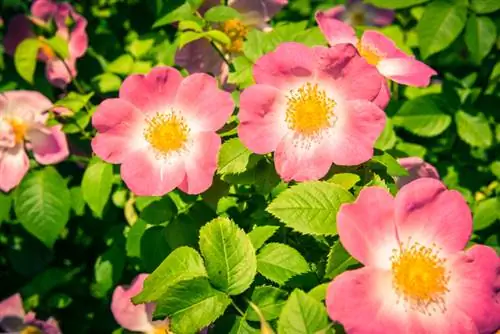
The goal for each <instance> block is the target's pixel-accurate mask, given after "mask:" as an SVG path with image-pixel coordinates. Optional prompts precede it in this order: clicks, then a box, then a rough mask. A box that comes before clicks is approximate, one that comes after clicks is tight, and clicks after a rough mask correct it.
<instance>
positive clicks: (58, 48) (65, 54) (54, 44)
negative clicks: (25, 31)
mask: <svg viewBox="0 0 500 334" xmlns="http://www.w3.org/2000/svg"><path fill="white" fill-rule="evenodd" d="M45 43H47V44H48V46H49V47H50V48H51V49H52V50H54V52H55V53H56V54H57V55H58V56H59V57H60V58H62V59H67V58H69V48H68V41H66V40H65V39H64V38H62V37H61V36H57V35H56V36H54V37H52V38H49V39H47V40H45Z"/></svg>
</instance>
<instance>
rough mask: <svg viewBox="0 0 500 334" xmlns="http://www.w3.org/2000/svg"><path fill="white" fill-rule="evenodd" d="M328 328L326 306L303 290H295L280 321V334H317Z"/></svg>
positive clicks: (282, 312)
mask: <svg viewBox="0 0 500 334" xmlns="http://www.w3.org/2000/svg"><path fill="white" fill-rule="evenodd" d="M327 326H328V315H327V313H326V310H325V306H324V305H323V304H322V303H320V302H318V301H317V300H315V299H314V298H312V297H310V296H308V295H307V294H306V293H304V292H303V291H301V290H294V291H293V292H292V293H291V295H290V298H288V301H287V302H286V304H285V306H284V307H283V310H282V311H281V315H280V318H279V320H278V334H315V333H316V332H317V331H320V330H322V329H325V328H326V327H327Z"/></svg>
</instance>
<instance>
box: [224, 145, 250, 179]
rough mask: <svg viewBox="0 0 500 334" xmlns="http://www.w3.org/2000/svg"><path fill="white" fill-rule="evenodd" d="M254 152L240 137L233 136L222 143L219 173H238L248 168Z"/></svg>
mask: <svg viewBox="0 0 500 334" xmlns="http://www.w3.org/2000/svg"><path fill="white" fill-rule="evenodd" d="M251 155H252V152H251V151H250V150H249V149H247V148H246V147H245V146H244V145H243V143H242V142H241V141H240V140H239V138H233V139H229V140H228V141H226V142H225V143H224V144H222V147H221V149H220V153H219V162H218V164H217V165H218V166H219V168H218V171H217V172H218V173H219V174H221V175H224V174H238V173H243V172H244V171H246V170H247V166H248V163H249V161H250V156H251Z"/></svg>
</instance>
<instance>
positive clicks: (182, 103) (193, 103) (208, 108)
mask: <svg viewBox="0 0 500 334" xmlns="http://www.w3.org/2000/svg"><path fill="white" fill-rule="evenodd" d="M175 105H176V106H178V107H179V108H180V109H181V110H182V111H183V115H185V117H186V118H187V119H188V122H189V125H190V126H191V127H194V128H195V129H196V131H217V130H219V129H220V128H221V127H223V126H224V124H225V123H226V121H227V120H228V118H229V116H231V114H232V113H233V111H234V102H233V99H232V97H231V94H230V93H228V92H225V91H222V90H220V89H219V87H218V85H217V80H215V78H214V77H211V76H209V75H207V74H204V73H196V74H193V75H190V76H189V77H187V78H185V79H184V80H182V83H181V84H180V86H179V89H178V91H177V96H176V100H175Z"/></svg>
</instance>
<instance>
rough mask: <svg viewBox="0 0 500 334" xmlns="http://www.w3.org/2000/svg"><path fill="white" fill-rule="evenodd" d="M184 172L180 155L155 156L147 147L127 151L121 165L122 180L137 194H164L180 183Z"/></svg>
mask: <svg viewBox="0 0 500 334" xmlns="http://www.w3.org/2000/svg"><path fill="white" fill-rule="evenodd" d="M174 154H175V153H174ZM185 174H186V173H185V171H184V162H183V160H182V158H181V157H173V158H167V159H162V158H157V157H156V156H155V153H154V152H152V151H150V150H149V149H148V148H145V149H142V150H138V151H134V152H130V153H128V154H127V155H126V156H125V157H124V161H123V163H122V165H121V176H122V179H123V181H124V182H125V184H126V185H127V186H128V188H129V189H130V190H131V191H132V192H133V193H134V194H136V195H139V196H162V195H165V194H166V193H168V192H170V191H172V190H174V189H175V188H176V187H177V186H179V184H181V182H182V180H183V179H184V176H185Z"/></svg>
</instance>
